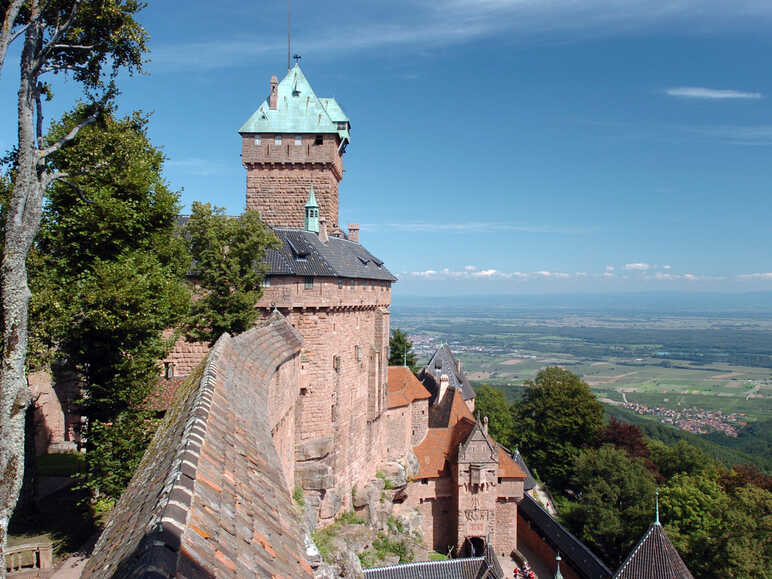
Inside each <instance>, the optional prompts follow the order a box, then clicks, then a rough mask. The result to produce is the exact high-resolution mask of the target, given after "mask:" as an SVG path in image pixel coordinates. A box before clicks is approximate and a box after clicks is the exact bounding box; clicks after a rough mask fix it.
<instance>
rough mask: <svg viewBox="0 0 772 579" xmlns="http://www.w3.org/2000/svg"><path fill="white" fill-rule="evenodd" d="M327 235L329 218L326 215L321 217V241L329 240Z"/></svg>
mask: <svg viewBox="0 0 772 579" xmlns="http://www.w3.org/2000/svg"><path fill="white" fill-rule="evenodd" d="M329 239H330V238H329V237H328V236H327V220H326V219H325V218H324V217H320V218H319V241H321V242H322V243H327V242H328V241H329Z"/></svg>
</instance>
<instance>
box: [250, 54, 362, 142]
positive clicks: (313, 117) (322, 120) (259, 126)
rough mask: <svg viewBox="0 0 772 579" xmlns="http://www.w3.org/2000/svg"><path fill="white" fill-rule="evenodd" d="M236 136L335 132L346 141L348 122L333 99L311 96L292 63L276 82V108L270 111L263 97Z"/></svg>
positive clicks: (312, 92) (301, 74) (311, 92)
mask: <svg viewBox="0 0 772 579" xmlns="http://www.w3.org/2000/svg"><path fill="white" fill-rule="evenodd" d="M239 133H295V134H319V133H337V134H338V136H340V138H341V140H343V141H346V142H347V141H348V140H349V121H348V117H346V115H345V114H344V113H343V110H342V109H341V108H340V105H339V104H338V103H337V102H336V101H335V99H332V98H325V99H320V98H318V97H317V96H316V95H315V94H314V89H312V88H311V85H310V84H309V83H308V80H307V79H306V76H305V75H304V74H303V71H302V70H301V69H300V66H299V65H297V64H296V65H295V66H293V67H292V68H291V69H290V70H289V72H287V76H285V77H284V78H283V79H281V81H280V82H279V86H278V87H277V103H276V109H274V110H271V108H270V106H269V103H268V98H266V99H265V100H264V101H263V102H262V103H261V104H260V106H259V107H258V108H257V110H256V111H255V112H254V114H253V115H252V116H251V117H249V120H247V122H246V123H244V125H243V126H242V127H241V128H240V129H239Z"/></svg>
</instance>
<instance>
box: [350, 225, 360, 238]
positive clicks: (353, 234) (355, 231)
mask: <svg viewBox="0 0 772 579" xmlns="http://www.w3.org/2000/svg"><path fill="white" fill-rule="evenodd" d="M348 239H349V241H354V242H356V243H359V223H349V224H348Z"/></svg>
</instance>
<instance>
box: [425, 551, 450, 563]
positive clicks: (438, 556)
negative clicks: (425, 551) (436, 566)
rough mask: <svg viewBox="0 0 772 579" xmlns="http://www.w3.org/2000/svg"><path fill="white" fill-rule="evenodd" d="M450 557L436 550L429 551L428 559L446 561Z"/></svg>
mask: <svg viewBox="0 0 772 579" xmlns="http://www.w3.org/2000/svg"><path fill="white" fill-rule="evenodd" d="M448 559H450V557H448V556H447V555H445V554H444V553H438V552H437V551H429V561H447V560H448Z"/></svg>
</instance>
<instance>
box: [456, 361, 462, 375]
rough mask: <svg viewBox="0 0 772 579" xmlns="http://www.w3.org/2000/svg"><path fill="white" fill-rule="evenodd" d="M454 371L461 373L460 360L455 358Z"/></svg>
mask: <svg viewBox="0 0 772 579" xmlns="http://www.w3.org/2000/svg"><path fill="white" fill-rule="evenodd" d="M456 372H458V373H459V374H461V360H456Z"/></svg>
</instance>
